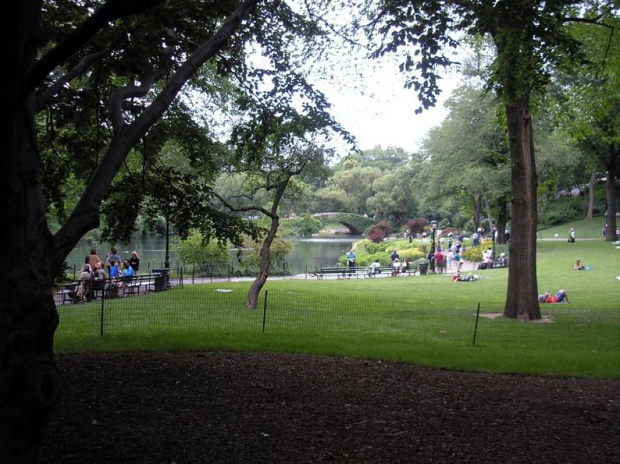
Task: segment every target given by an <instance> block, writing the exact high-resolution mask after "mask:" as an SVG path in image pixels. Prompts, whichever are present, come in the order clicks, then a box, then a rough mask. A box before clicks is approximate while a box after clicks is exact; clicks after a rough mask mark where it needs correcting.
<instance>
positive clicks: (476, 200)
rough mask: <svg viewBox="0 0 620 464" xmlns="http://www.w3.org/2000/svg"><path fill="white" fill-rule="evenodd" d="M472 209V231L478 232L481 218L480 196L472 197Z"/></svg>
mask: <svg viewBox="0 0 620 464" xmlns="http://www.w3.org/2000/svg"><path fill="white" fill-rule="evenodd" d="M472 207H473V210H474V211H473V213H474V229H475V230H478V227H480V220H481V216H482V195H478V196H472Z"/></svg>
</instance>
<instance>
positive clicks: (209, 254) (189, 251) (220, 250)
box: [177, 229, 230, 266]
mask: <svg viewBox="0 0 620 464" xmlns="http://www.w3.org/2000/svg"><path fill="white" fill-rule="evenodd" d="M177 253H178V256H179V261H181V262H182V263H183V264H185V265H194V266H202V265H203V264H204V263H226V262H228V261H229V260H230V254H229V252H228V249H227V248H226V247H225V246H224V245H223V244H221V243H219V242H217V241H211V242H209V243H204V241H203V238H202V235H201V234H200V232H199V231H197V230H195V229H193V230H191V231H190V233H189V235H188V237H187V238H186V239H185V240H180V241H179V243H178V246H177Z"/></svg>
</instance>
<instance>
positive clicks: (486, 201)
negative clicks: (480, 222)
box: [484, 195, 497, 232]
mask: <svg viewBox="0 0 620 464" xmlns="http://www.w3.org/2000/svg"><path fill="white" fill-rule="evenodd" d="M484 208H485V209H486V210H487V218H489V232H490V231H492V230H493V226H494V225H495V226H497V220H496V219H495V218H494V217H493V211H492V210H491V202H490V201H489V199H488V198H487V196H486V195H484Z"/></svg>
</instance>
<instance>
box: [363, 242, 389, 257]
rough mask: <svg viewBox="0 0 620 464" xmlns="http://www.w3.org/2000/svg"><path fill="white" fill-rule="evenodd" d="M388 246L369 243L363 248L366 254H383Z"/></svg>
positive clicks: (382, 243)
mask: <svg viewBox="0 0 620 464" xmlns="http://www.w3.org/2000/svg"><path fill="white" fill-rule="evenodd" d="M389 245H390V244H389V243H388V242H379V243H373V242H370V241H369V242H368V243H367V245H366V246H365V248H366V251H367V252H368V253H370V254H375V253H381V252H384V251H385V250H387V248H388V246H389Z"/></svg>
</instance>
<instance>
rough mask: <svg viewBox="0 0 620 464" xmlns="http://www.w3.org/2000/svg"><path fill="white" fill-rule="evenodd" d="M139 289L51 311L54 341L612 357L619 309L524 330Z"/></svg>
mask: <svg viewBox="0 0 620 464" xmlns="http://www.w3.org/2000/svg"><path fill="white" fill-rule="evenodd" d="M179 282H182V280H181V281H176V282H175V283H176V284H177V286H176V287H173V288H172V290H170V291H154V290H155V289H154V288H153V290H149V291H148V292H146V293H138V294H128V295H125V296H119V297H114V298H99V299H95V300H92V301H90V302H85V303H77V304H65V305H59V306H58V309H59V313H60V326H59V328H58V331H57V335H56V339H57V340H58V341H71V340H79V339H83V338H89V337H107V336H114V337H134V338H135V337H157V336H162V335H173V336H175V335H184V334H187V335H195V334H198V335H206V336H209V337H218V336H234V335H235V334H259V335H262V334H265V335H269V336H280V337H298V338H304V337H306V338H314V339H325V340H327V339H330V340H332V342H333V341H334V340H335V341H337V340H339V339H344V338H349V339H355V340H358V341H359V342H360V343H374V342H378V343H390V342H395V343H401V342H403V341H406V342H411V343H421V342H434V343H452V344H454V343H457V344H484V343H497V344H501V343H511V344H515V343H516V344H519V343H530V342H532V343H545V344H549V343H552V344H557V345H558V346H560V345H561V344H562V343H567V342H568V343H571V344H577V345H582V346H583V348H584V350H605V349H607V348H611V349H620V310H617V309H588V308H581V307H577V306H576V305H574V304H571V305H554V307H550V305H549V306H547V307H546V308H545V309H544V310H543V311H544V312H543V319H542V320H541V321H540V322H537V323H530V324H524V323H522V322H519V321H515V320H510V319H506V318H503V317H501V314H502V309H501V308H499V307H494V308H492V307H484V306H480V305H476V304H463V303H462V302H461V303H460V302H454V301H441V300H433V301H419V300H415V298H414V297H407V298H399V299H388V300H386V299H385V297H384V296H383V295H377V296H373V297H366V298H359V297H353V298H352V297H351V295H343V296H342V297H334V296H333V295H322V294H320V293H316V292H315V291H312V290H311V289H309V290H308V291H289V292H286V291H276V292H272V291H270V292H263V293H262V294H261V295H260V299H259V304H258V308H257V309H256V310H247V309H246V308H245V300H246V291H245V290H241V289H238V288H235V289H230V288H226V285H224V284H218V283H215V284H205V285H186V286H182V285H180V283H179Z"/></svg>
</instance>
